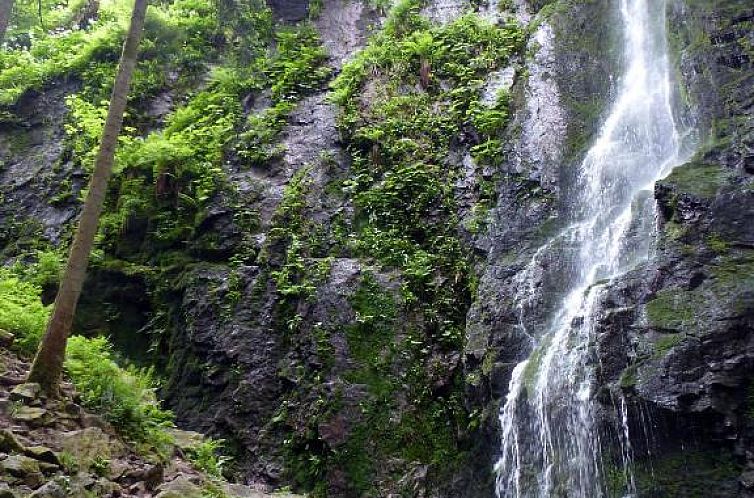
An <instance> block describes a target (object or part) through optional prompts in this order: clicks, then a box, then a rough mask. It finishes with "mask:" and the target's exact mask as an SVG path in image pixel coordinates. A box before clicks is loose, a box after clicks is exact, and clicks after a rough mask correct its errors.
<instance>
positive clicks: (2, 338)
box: [0, 329, 16, 496]
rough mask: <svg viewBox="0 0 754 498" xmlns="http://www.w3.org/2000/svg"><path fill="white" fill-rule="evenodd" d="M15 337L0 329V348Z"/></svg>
mask: <svg viewBox="0 0 754 498" xmlns="http://www.w3.org/2000/svg"><path fill="white" fill-rule="evenodd" d="M15 338H16V337H15V336H14V335H13V334H11V333H10V332H8V331H7V330H3V329H0V348H9V347H11V345H13V341H14V339H15ZM0 493H2V490H0ZM0 496H2V495H0Z"/></svg>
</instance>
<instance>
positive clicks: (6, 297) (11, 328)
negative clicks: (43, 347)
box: [0, 269, 50, 355]
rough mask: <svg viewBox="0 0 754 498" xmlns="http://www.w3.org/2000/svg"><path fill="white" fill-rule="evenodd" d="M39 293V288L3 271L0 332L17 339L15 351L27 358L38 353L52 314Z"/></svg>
mask: <svg viewBox="0 0 754 498" xmlns="http://www.w3.org/2000/svg"><path fill="white" fill-rule="evenodd" d="M40 293H41V288H40V287H39V286H38V285H35V284H33V283H31V282H25V281H23V280H21V279H20V278H19V277H18V276H15V275H13V274H12V273H11V272H10V271H8V270H6V269H0V329H4V330H7V331H8V332H11V333H12V334H14V335H15V336H16V339H15V343H14V347H15V348H17V349H18V350H19V351H20V352H21V353H22V354H25V355H32V354H33V353H34V352H35V351H36V349H37V344H38V343H39V340H40V339H41V338H42V334H43V332H44V329H45V325H46V324H47V317H48V316H49V313H50V308H49V307H48V306H44V305H42V303H41V301H40V300H39V294H40Z"/></svg>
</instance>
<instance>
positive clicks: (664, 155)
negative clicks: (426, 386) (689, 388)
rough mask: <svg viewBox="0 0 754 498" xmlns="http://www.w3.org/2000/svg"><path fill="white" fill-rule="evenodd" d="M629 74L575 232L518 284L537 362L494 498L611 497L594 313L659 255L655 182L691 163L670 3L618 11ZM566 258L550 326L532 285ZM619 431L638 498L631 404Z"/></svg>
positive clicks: (525, 375)
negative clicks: (609, 289)
mask: <svg viewBox="0 0 754 498" xmlns="http://www.w3.org/2000/svg"><path fill="white" fill-rule="evenodd" d="M619 6H620V10H621V19H622V24H623V34H624V35H623V54H624V55H623V60H624V63H625V64H624V72H623V75H622V78H621V79H620V82H619V85H618V88H617V92H616V93H617V95H616V98H615V100H614V102H613V103H612V105H611V106H610V108H609V110H608V111H609V112H608V113H607V117H606V118H605V120H604V123H603V124H602V127H601V129H600V131H599V133H598V134H597V135H596V138H595V140H594V142H593V144H592V146H591V148H590V149H589V151H588V152H587V154H586V156H585V158H584V159H583V161H582V163H581V165H580V169H579V173H578V179H577V181H576V186H575V188H573V192H572V193H571V194H570V196H569V199H568V204H569V209H568V215H567V216H568V226H567V228H565V229H564V230H563V231H562V232H560V233H559V234H558V235H556V236H555V237H553V238H552V239H550V240H549V241H547V242H546V243H545V244H544V245H542V246H541V247H540V248H539V249H538V250H537V251H536V253H535V254H534V256H533V257H532V259H531V261H530V263H529V266H528V267H527V268H525V269H524V270H522V271H521V272H520V273H519V274H518V276H517V277H516V278H517V283H518V286H517V287H518V295H517V296H515V303H516V305H517V309H518V312H519V316H520V328H521V329H522V331H523V332H524V333H525V334H526V335H527V336H528V337H529V338H530V340H531V344H532V353H531V354H530V356H529V358H528V359H526V360H525V361H523V362H521V363H519V364H518V365H517V366H516V367H515V368H514V370H513V374H512V378H511V380H510V385H509V392H508V396H507V399H506V402H505V405H504V406H503V408H502V409H501V412H500V423H501V437H502V441H501V446H502V448H501V450H502V451H501V457H500V460H499V461H498V462H497V464H496V472H497V495H498V496H499V497H500V498H508V497H568V498H579V497H583V498H594V497H600V496H606V493H607V491H606V489H605V485H604V478H605V475H604V474H605V470H604V462H603V455H602V452H601V446H602V444H601V441H600V433H599V430H598V427H597V424H596V418H597V416H596V405H595V401H594V399H593V398H594V395H595V393H594V384H595V381H594V361H595V360H594V349H593V342H594V338H595V312H596V308H597V305H598V303H599V298H600V296H601V293H602V292H603V291H604V289H605V286H606V285H608V284H609V282H610V281H611V280H612V279H614V278H616V277H618V276H620V275H621V274H623V273H625V272H626V271H627V270H630V269H631V268H633V267H635V266H636V265H637V263H639V262H641V261H645V260H646V259H647V258H648V257H649V255H650V251H651V249H652V240H653V229H654V226H655V222H654V219H655V212H654V209H655V206H654V201H653V198H652V195H651V191H652V187H653V184H654V182H655V181H657V180H658V179H660V178H662V177H663V176H665V175H667V174H668V173H669V172H670V170H671V169H672V168H673V167H674V166H675V165H677V164H679V163H681V162H682V161H683V160H684V157H683V156H684V154H683V147H682V145H681V142H682V140H681V135H680V133H679V126H678V125H677V124H676V121H675V118H674V115H673V109H672V105H671V100H672V92H673V87H672V84H673V83H672V77H671V72H670V69H669V60H668V52H667V42H666V32H665V23H666V19H665V2H664V1H660V0H620V2H619ZM552 254H558V258H559V259H560V260H561V261H563V263H562V264H561V266H562V268H561V269H560V270H559V271H560V274H562V275H560V276H561V278H562V279H563V281H567V282H568V285H567V290H566V292H565V293H564V295H563V298H562V300H561V301H560V303H559V305H558V306H556V309H555V312H554V313H552V316H550V317H549V320H548V321H547V323H546V325H545V326H536V327H535V326H532V322H533V321H534V320H533V319H529V314H530V313H531V312H532V310H534V308H536V306H537V305H538V302H539V299H538V296H537V292H539V290H538V289H537V285H535V282H533V280H532V279H534V278H536V277H535V276H536V275H537V274H538V272H537V271H536V270H537V269H538V267H539V266H541V265H542V264H543V263H542V262H543V261H545V260H546V259H549V260H552ZM620 412H621V413H620V415H619V416H618V417H616V420H618V423H620V422H621V421H622V422H623V427H616V433H618V434H620V435H621V436H620V437H619V438H618V439H619V440H620V441H622V442H623V446H624V448H623V449H622V450H621V451H620V453H619V454H618V455H617V458H615V459H614V460H615V461H617V462H618V463H617V465H618V466H619V468H620V465H621V462H623V467H624V469H623V471H624V472H625V479H624V480H625V489H624V490H623V491H622V493H623V494H624V495H627V496H632V495H635V493H636V491H635V489H633V488H634V486H633V479H632V477H631V475H630V459H631V454H630V453H631V452H630V445H629V441H628V437H629V434H628V425H627V422H626V412H625V405H624V403H623V400H620Z"/></svg>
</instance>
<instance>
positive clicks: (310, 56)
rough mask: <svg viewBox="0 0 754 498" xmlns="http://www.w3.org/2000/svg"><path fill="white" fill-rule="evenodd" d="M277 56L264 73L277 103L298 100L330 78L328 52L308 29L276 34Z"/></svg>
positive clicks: (301, 28)
mask: <svg viewBox="0 0 754 498" xmlns="http://www.w3.org/2000/svg"><path fill="white" fill-rule="evenodd" d="M275 39H276V42H277V50H278V52H277V56H276V57H275V58H274V59H273V60H272V62H271V64H270V67H269V69H268V70H267V74H268V77H269V78H270V81H271V82H272V98H273V100H275V101H276V102H280V101H294V100H298V99H299V98H300V97H302V96H303V95H304V94H306V93H307V92H311V91H312V90H316V89H317V88H319V87H320V86H321V85H322V83H324V81H325V80H327V79H328V78H329V77H330V73H331V69H330V68H329V67H327V66H326V65H324V63H325V61H326V60H327V51H326V50H325V48H324V47H323V46H322V45H321V44H320V40H319V36H318V34H317V31H316V30H315V29H314V28H313V27H311V26H306V25H304V26H300V27H297V28H288V29H281V30H280V31H278V33H277V34H276V35H275Z"/></svg>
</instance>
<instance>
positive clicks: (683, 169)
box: [662, 161, 730, 199]
mask: <svg viewBox="0 0 754 498" xmlns="http://www.w3.org/2000/svg"><path fill="white" fill-rule="evenodd" d="M729 177H730V172H728V171H727V170H726V169H725V168H723V167H722V166H720V165H716V164H708V163H704V162H700V161H692V162H689V163H686V164H684V165H682V166H678V167H676V168H675V169H673V171H672V172H671V173H670V175H668V176H667V177H666V178H665V179H664V180H662V182H663V183H666V184H669V185H672V186H673V188H674V189H675V190H676V191H677V192H679V193H686V194H690V195H694V196H696V197H701V198H705V199H707V198H710V197H713V196H714V195H715V194H716V193H717V192H718V191H719V190H720V189H721V188H722V187H723V186H724V185H725V184H726V183H727V181H728V178H729Z"/></svg>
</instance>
